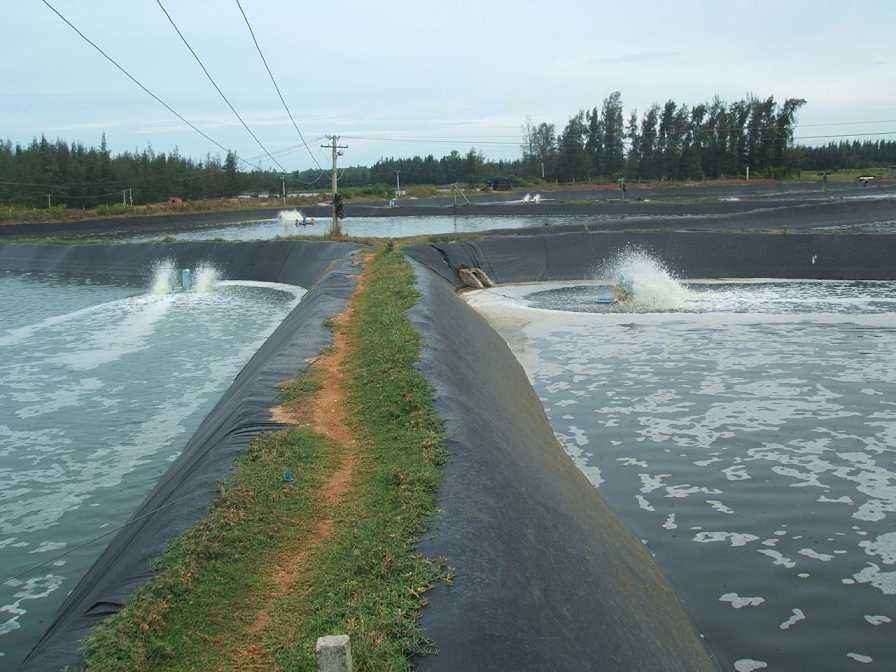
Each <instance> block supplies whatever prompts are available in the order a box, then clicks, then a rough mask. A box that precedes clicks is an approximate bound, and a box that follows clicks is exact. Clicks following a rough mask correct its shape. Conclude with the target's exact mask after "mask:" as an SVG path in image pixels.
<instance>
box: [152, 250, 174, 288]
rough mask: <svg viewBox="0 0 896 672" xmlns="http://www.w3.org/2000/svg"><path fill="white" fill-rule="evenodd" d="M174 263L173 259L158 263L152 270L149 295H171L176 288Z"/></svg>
mask: <svg viewBox="0 0 896 672" xmlns="http://www.w3.org/2000/svg"><path fill="white" fill-rule="evenodd" d="M174 272H175V268H174V262H173V261H172V260H171V259H162V260H160V261H157V262H156V263H155V265H154V266H153V269H152V279H151V280H150V283H149V293H150V294H152V295H154V296H163V295H165V294H169V293H170V292H171V290H172V288H173V287H174V283H173V281H172V277H173V276H174Z"/></svg>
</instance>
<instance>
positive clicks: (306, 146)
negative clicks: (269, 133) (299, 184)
mask: <svg viewBox="0 0 896 672" xmlns="http://www.w3.org/2000/svg"><path fill="white" fill-rule="evenodd" d="M236 6H237V7H239V10H240V14H242V15H243V21H245V22H246V27H247V28H248V29H249V34H250V35H251V36H252V41H253V42H254V43H255V49H256V51H258V55H259V56H260V57H261V62H262V63H264V67H265V70H267V71H268V76H269V77H270V78H271V83H272V84H273V85H274V89H275V90H276V91H277V95H278V96H279V97H280V102H281V103H283V109H285V110H286V114H288V115H289V120H290V121H291V122H292V125H293V127H294V128H295V129H296V133H298V134H299V138H301V140H302V144H303V145H304V146H305V149H307V150H308V155H309V156H310V157H311V160H312V161H314V165H316V166H317V167H318V168H319V169H320V171H321V172H320V173H319V174H318V176H317V178H316V179H315V180H314V182H317V180H319V179H320V178H321V176H322V175H323V174H324V170H323V168H322V167H321V165H320V162H319V161H318V160H317V157H316V156H315V155H314V152H313V151H311V147H309V146H308V143H307V142H306V141H305V136H304V134H303V133H302V130H301V129H300V128H299V125H298V124H297V123H296V119H295V117H294V116H293V115H292V111H291V110H290V109H289V105H287V104H286V99H285V98H284V97H283V93H282V92H281V91H280V87H279V86H278V85H277V80H276V78H275V77H274V73H273V72H271V66H270V65H268V59H267V58H265V56H264V52H263V51H262V50H261V45H259V44H258V38H256V37H255V31H254V30H253V29H252V24H251V23H250V21H249V17H248V16H246V12H245V10H244V9H243V5H242V4H241V3H240V0H236ZM314 182H311V183H310V184H314Z"/></svg>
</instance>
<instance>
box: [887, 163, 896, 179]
mask: <svg viewBox="0 0 896 672" xmlns="http://www.w3.org/2000/svg"><path fill="white" fill-rule="evenodd" d="M888 175H889V176H890V177H896V166H890V171H889V173H888Z"/></svg>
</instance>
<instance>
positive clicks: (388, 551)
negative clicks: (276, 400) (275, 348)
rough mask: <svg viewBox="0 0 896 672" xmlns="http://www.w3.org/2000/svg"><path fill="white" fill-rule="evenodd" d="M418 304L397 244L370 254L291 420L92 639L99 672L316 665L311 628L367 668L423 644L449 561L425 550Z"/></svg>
mask: <svg viewBox="0 0 896 672" xmlns="http://www.w3.org/2000/svg"><path fill="white" fill-rule="evenodd" d="M417 297H418V295H417V292H416V290H415V289H414V284H413V275H412V272H411V269H410V267H409V266H408V264H407V263H406V262H405V260H404V259H403V257H402V256H401V255H400V253H398V252H397V251H395V250H393V249H392V247H391V246H388V247H383V248H382V249H381V250H380V251H379V252H378V253H377V254H376V256H375V257H373V258H372V259H370V260H368V262H367V268H366V270H365V272H364V275H363V276H362V278H361V282H360V283H359V290H358V291H357V292H356V294H355V296H354V297H353V299H352V301H351V304H350V306H349V310H348V311H346V313H344V314H343V315H342V316H340V318H338V319H336V320H334V332H335V333H334V346H333V347H332V348H331V349H330V350H328V351H326V352H325V353H324V354H323V355H322V356H321V357H320V358H319V359H318V360H317V361H316V362H315V363H314V364H313V365H312V368H311V370H310V371H309V373H308V374H307V375H306V376H305V377H304V378H303V379H301V380H297V381H293V382H292V383H290V384H288V385H286V386H284V404H283V406H281V407H279V408H278V409H277V410H278V412H279V414H280V417H282V418H289V419H291V420H292V422H294V423H295V424H294V426H293V427H292V428H290V429H288V430H285V431H279V432H274V433H271V434H267V435H265V436H262V437H261V438H259V439H258V440H256V441H255V442H254V443H253V445H252V448H251V450H250V451H249V452H248V453H247V454H246V455H245V456H243V457H242V458H240V459H239V461H238V464H237V467H236V470H235V472H234V475H233V476H232V477H231V478H230V479H229V480H228V481H227V482H226V483H225V484H224V485H223V487H222V494H221V495H220V496H219V498H218V499H217V501H216V502H215V504H214V506H213V508H212V510H211V513H210V515H209V516H208V518H207V519H206V520H204V521H202V522H200V523H199V524H197V525H196V526H195V527H193V528H192V529H191V530H189V531H188V532H187V533H186V534H185V535H183V536H182V537H181V538H180V539H179V540H177V541H176V542H175V543H174V544H173V545H172V546H171V547H170V548H169V549H168V551H167V552H166V554H165V555H164V557H163V558H162V560H161V562H160V572H159V575H158V576H157V577H156V578H155V579H154V580H153V581H152V582H150V583H149V584H148V585H147V586H145V587H144V588H142V589H141V590H139V591H138V592H137V593H136V594H135V596H134V597H132V599H131V600H130V602H129V604H128V606H127V607H126V608H125V609H124V610H122V611H121V612H120V613H119V614H117V615H116V616H113V617H112V618H110V619H108V620H107V621H106V622H104V624H103V625H101V626H100V627H99V628H98V629H97V631H96V632H95V634H94V635H93V636H92V637H91V639H90V640H89V642H88V667H89V669H90V670H97V671H99V670H102V671H104V672H105V671H119V670H122V671H123V670H141V671H142V670H203V671H205V670H254V669H258V670H276V669H280V670H311V669H314V643H315V640H316V639H317V637H319V636H321V635H325V634H337V633H345V634H348V635H350V636H351V641H352V649H353V655H354V659H355V665H356V669H357V670H362V671H363V670H406V669H408V668H409V663H408V658H409V656H410V655H412V654H413V653H415V652H421V651H425V650H427V649H428V646H429V645H428V643H427V642H426V641H425V639H424V637H423V635H422V632H421V630H420V628H419V625H418V616H419V611H420V609H421V608H422V607H423V605H424V604H425V598H424V596H423V593H424V592H425V591H426V590H427V589H428V588H429V587H431V586H432V585H433V584H434V582H436V581H437V580H439V578H440V577H442V576H444V569H443V567H442V566H441V565H440V564H439V563H438V562H434V561H431V560H428V559H425V558H423V557H421V556H419V555H418V554H417V553H416V552H415V546H416V543H417V540H418V539H419V536H420V535H421V533H422V531H423V530H424V527H425V525H426V524H427V521H428V519H429V516H430V514H431V513H432V511H433V510H434V507H435V496H436V491H437V487H438V483H439V479H440V464H441V461H442V452H441V450H442V449H441V440H442V430H441V425H440V422H439V420H438V418H437V416H436V414H435V412H434V410H433V406H432V390H431V388H430V387H429V385H428V384H427V383H426V381H425V379H424V378H423V377H422V376H421V375H420V374H419V373H418V372H417V370H416V368H415V364H416V362H417V361H418V358H419V350H420V341H419V337H418V335H417V334H416V332H415V331H414V330H413V328H412V327H411V325H410V323H409V321H408V319H407V317H406V316H405V311H406V310H407V309H408V308H410V307H411V306H412V305H413V304H414V302H415V301H416V300H417ZM286 471H289V472H291V473H292V475H294V479H295V480H294V482H293V483H292V484H288V483H286V482H285V480H284V474H285V472H286Z"/></svg>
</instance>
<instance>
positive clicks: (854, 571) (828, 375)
mask: <svg viewBox="0 0 896 672" xmlns="http://www.w3.org/2000/svg"><path fill="white" fill-rule="evenodd" d="M628 270H629V272H630V273H633V274H634V275H633V278H634V286H635V289H634V294H635V297H634V299H633V300H632V301H631V302H630V304H629V305H626V306H622V305H608V304H606V303H599V301H600V300H604V299H605V297H607V296H608V295H609V294H611V292H612V287H611V286H610V285H611V284H612V277H613V276H612V274H611V275H610V276H607V277H610V278H611V280H610V281H608V280H597V281H595V282H590V283H574V285H569V284H566V285H560V284H553V285H548V286H545V285H531V286H507V287H499V288H496V289H493V290H485V291H480V292H474V293H471V294H469V295H468V300H469V301H470V302H471V304H472V305H473V306H474V307H475V308H476V309H477V310H479V311H481V312H482V313H483V314H484V315H485V316H486V317H487V318H488V319H489V320H490V322H491V323H492V325H493V326H495V327H496V328H497V329H498V331H499V332H500V333H501V334H502V335H503V336H504V337H505V339H506V340H507V342H508V343H509V345H510V347H511V349H512V350H513V351H514V353H515V354H516V355H517V357H518V359H519V360H520V361H521V363H522V364H523V366H524V368H525V369H526V371H527V373H528V375H529V378H530V379H531V381H532V383H533V386H534V387H535V390H536V391H537V393H538V394H539V396H540V397H541V399H542V401H543V403H544V406H545V409H546V411H547V414H548V416H549V418H550V421H551V423H552V425H553V427H554V431H555V433H556V435H557V437H558V439H559V441H560V442H561V444H562V445H563V447H564V448H565V450H566V451H567V453H568V454H569V455H570V456H571V457H572V459H573V460H574V461H575V463H576V464H577V465H578V466H579V468H580V469H581V470H582V471H583V472H584V473H585V474H586V475H587V476H588V477H589V479H590V480H591V482H592V483H593V484H594V486H595V487H596V488H598V490H599V492H600V493H601V495H602V496H603V497H604V498H605V500H606V501H607V502H608V504H609V505H610V506H611V508H613V509H614V510H615V511H616V512H617V514H618V515H619V516H620V517H621V518H622V519H623V521H624V522H625V523H626V524H627V525H628V526H629V528H630V529H632V530H633V532H634V533H635V535H636V536H637V537H638V538H640V539H641V540H642V542H643V543H644V544H645V545H646V547H647V548H648V550H649V551H650V552H651V553H652V554H653V555H654V557H655V558H656V559H657V561H658V563H659V565H660V566H661V568H662V569H663V571H664V573H665V574H666V576H667V577H668V578H669V580H670V581H671V583H672V584H673V586H674V587H675V588H676V590H677V591H678V593H679V595H680V596H681V599H682V601H683V603H684V604H685V606H686V608H687V609H688V610H689V611H690V613H691V614H692V616H693V618H694V620H695V622H696V625H697V627H698V629H699V631H700V632H701V633H702V634H703V635H704V636H705V638H706V641H707V643H708V645H709V647H710V649H711V650H712V651H713V652H714V653H715V654H716V655H717V656H718V657H719V659H720V660H721V661H722V666H723V669H733V670H737V671H739V672H745V671H749V670H758V669H766V668H767V669H770V670H803V669H805V670H843V669H852V668H853V667H856V668H857V669H874V670H893V669H896V645H894V642H896V358H894V352H896V283H889V282H887V283H884V282H880V283H867V282H865V283H855V282H788V281H774V280H757V281H746V282H744V281H711V282H709V281H703V282H701V281H687V282H683V283H679V282H677V281H676V280H675V279H674V278H671V277H670V276H668V274H665V273H664V272H663V270H662V268H661V265H656V264H655V265H654V268H653V270H652V271H650V272H647V271H645V269H644V268H642V269H641V270H642V273H641V274H640V275H639V274H638V272H637V271H636V270H634V269H633V266H632V265H631V264H629V266H628ZM648 270H649V269H648ZM645 273H646V276H645ZM648 276H649V277H648ZM664 283H665V284H664ZM664 287H665V288H664Z"/></svg>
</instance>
